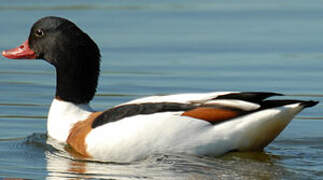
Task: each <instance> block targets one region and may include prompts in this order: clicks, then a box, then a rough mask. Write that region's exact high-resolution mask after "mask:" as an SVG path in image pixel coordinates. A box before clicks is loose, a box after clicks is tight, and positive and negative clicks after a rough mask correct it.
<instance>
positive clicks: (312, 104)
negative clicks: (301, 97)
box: [302, 101, 319, 108]
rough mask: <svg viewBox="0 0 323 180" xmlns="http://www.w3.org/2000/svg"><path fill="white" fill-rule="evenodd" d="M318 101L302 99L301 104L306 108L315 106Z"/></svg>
mask: <svg viewBox="0 0 323 180" xmlns="http://www.w3.org/2000/svg"><path fill="white" fill-rule="evenodd" d="M318 103H319V101H303V102H302V105H303V106H304V108H308V107H312V106H315V105H317V104H318Z"/></svg>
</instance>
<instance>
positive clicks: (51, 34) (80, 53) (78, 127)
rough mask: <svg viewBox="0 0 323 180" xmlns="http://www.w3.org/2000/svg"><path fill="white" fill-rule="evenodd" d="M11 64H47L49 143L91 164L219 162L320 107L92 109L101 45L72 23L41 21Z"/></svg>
mask: <svg viewBox="0 0 323 180" xmlns="http://www.w3.org/2000/svg"><path fill="white" fill-rule="evenodd" d="M2 55H3V56H5V57H7V58H10V59H43V60H45V61H47V62H48V63H50V64H52V65H53V66H54V67H55V69H56V74H57V77H56V94H55V96H54V99H53V101H52V103H51V105H50V108H49V113H48V119H47V133H48V136H49V137H51V138H53V139H55V140H56V141H57V142H59V143H64V144H66V146H68V147H70V148H72V149H73V150H74V151H76V152H77V153H78V154H80V155H82V156H83V157H85V158H91V159H95V160H98V161H110V162H131V161H135V160H140V159H144V158H145V157H147V156H149V155H151V154H154V153H186V154H194V155H207V156H219V155H222V154H224V153H227V152H230V151H257V150H262V149H263V148H264V147H265V146H267V145H268V144H269V143H271V142H272V141H273V140H274V139H275V138H276V137H277V136H278V135H279V134H280V132H281V131H282V130H283V129H284V128H285V127H286V126H287V125H288V123H289V122H290V121H291V120H292V119H293V118H294V116H295V115H296V114H297V113H299V112H300V111H302V110H303V109H304V108H306V107H312V106H314V105H316V104H317V103H318V102H316V101H302V100H282V99H280V100H273V99H269V100H268V98H270V97H272V96H283V95H282V94H279V93H273V92H210V93H186V94H173V95H164V96H150V97H144V98H139V99H135V100H132V101H130V102H125V103H123V104H120V105H117V106H115V107H112V108H110V109H107V110H104V111H95V110H93V109H92V108H91V107H90V105H89V103H90V101H91V100H92V99H93V97H94V95H95V93H96V88H97V84H98V77H99V72H100V59H101V56H100V51H99V48H98V46H97V45H96V43H95V42H94V41H93V40H92V39H91V38H90V37H89V35H87V34H86V33H85V32H83V31H82V30H81V29H80V28H78V27H77V26H76V25H75V24H74V23H73V22H71V21H70V20H67V19H64V18H61V17H53V16H49V17H43V18H41V19H39V20H38V21H37V22H35V23H34V24H33V26H32V28H31V30H30V34H29V37H28V40H26V41H25V42H24V43H23V44H22V45H20V46H18V47H17V48H13V49H9V50H5V51H3V52H2Z"/></svg>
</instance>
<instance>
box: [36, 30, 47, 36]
mask: <svg viewBox="0 0 323 180" xmlns="http://www.w3.org/2000/svg"><path fill="white" fill-rule="evenodd" d="M35 35H36V36H37V37H43V36H44V35H45V33H44V31H43V30H42V29H37V31H36V32H35Z"/></svg>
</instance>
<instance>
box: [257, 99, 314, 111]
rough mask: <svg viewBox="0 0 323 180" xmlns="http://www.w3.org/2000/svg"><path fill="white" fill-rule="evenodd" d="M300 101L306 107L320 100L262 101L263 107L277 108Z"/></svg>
mask: <svg viewBox="0 0 323 180" xmlns="http://www.w3.org/2000/svg"><path fill="white" fill-rule="evenodd" d="M296 103H300V104H301V105H302V106H303V107H304V108H307V107H312V106H315V105H316V104H317V103H318V101H301V100H290V99H288V100H283V99H280V100H266V101H264V102H262V103H261V109H268V108H275V107H280V106H285V105H289V104H296Z"/></svg>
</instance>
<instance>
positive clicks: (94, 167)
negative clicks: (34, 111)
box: [0, 133, 296, 179]
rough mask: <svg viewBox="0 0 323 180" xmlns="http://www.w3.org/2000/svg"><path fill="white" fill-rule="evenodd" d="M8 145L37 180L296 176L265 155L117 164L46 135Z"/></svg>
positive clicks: (171, 157)
mask: <svg viewBox="0 0 323 180" xmlns="http://www.w3.org/2000/svg"><path fill="white" fill-rule="evenodd" d="M7 142H10V143H11V144H12V146H11V150H12V151H11V152H16V151H19V152H20V153H21V154H20V155H19V156H21V158H22V159H25V160H32V161H34V162H32V163H31V164H34V165H36V166H32V167H33V169H32V170H33V172H34V173H35V172H36V173H37V172H42V173H44V172H46V173H47V174H42V175H41V174H40V175H39V174H38V176H43V177H47V178H48V179H57V178H63V179H64V178H66V179H68V178H82V179H93V178H99V179H280V178H283V177H289V178H290V177H295V178H296V176H295V174H293V173H292V172H290V171H289V170H286V169H285V168H284V167H283V166H282V165H281V164H280V163H279V162H280V161H282V159H285V158H286V157H285V156H284V155H282V154H281V155H273V154H271V153H266V152H250V153H239V152H233V153H229V154H227V155H225V156H222V157H219V158H215V157H198V156H192V155H184V154H154V155H151V156H149V157H148V158H146V159H144V160H140V161H136V162H132V163H127V164H125V163H123V164H120V163H103V162H95V161H91V160H87V159H82V158H80V157H75V156H72V155H71V154H69V153H68V152H67V151H65V150H64V146H63V145H61V144H58V143H57V142H55V141H54V140H52V139H50V138H47V135H46V134H42V133H35V134H32V135H31V136H28V137H26V138H22V139H21V138H20V139H13V140H9V141H7ZM273 148H274V147H272V148H271V150H272V149H273ZM23 152H25V153H23ZM15 154H17V152H16V153H15ZM9 159H10V158H9ZM9 159H8V161H9ZM287 159H288V158H287ZM37 161H38V162H37ZM39 162H43V163H44V164H45V165H44V166H42V165H39ZM29 164H30V163H29ZM17 168H19V169H20V170H19V171H21V169H22V168H21V167H17ZM29 168H30V167H29ZM42 168H46V170H45V171H44V169H42ZM12 169H14V167H12V168H11V169H10V168H9V169H8V171H9V170H10V171H11V170H12ZM28 170H29V169H28V168H26V169H25V171H26V172H28ZM26 172H23V171H21V173H22V174H21V175H20V176H19V174H18V175H17V176H16V177H22V178H28V176H25V175H23V173H26ZM2 174H3V173H2ZM27 174H28V173H27ZM0 177H1V173H0ZM34 177H35V176H34Z"/></svg>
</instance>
